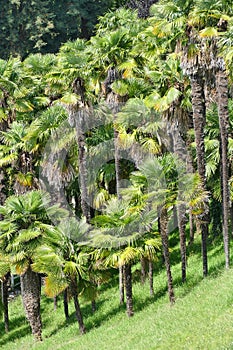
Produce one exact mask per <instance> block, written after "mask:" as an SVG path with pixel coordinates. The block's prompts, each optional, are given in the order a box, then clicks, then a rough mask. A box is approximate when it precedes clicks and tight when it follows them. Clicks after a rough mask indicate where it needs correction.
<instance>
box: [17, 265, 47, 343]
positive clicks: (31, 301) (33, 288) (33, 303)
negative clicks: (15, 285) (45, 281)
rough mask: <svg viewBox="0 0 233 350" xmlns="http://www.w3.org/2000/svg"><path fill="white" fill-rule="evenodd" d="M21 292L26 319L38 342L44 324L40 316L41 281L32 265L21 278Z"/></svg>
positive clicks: (40, 338)
mask: <svg viewBox="0 0 233 350" xmlns="http://www.w3.org/2000/svg"><path fill="white" fill-rule="evenodd" d="M20 281H21V292H22V299H23V305H24V309H25V313H26V317H27V319H28V321H29V323H30V326H31V329H32V334H33V335H34V337H35V339H36V340H38V341H41V340H42V322H41V314H40V294H41V292H40V289H41V281H40V276H39V274H38V273H36V272H34V271H32V269H31V265H29V267H28V269H27V270H26V271H25V272H24V273H23V274H22V275H21V276H20Z"/></svg>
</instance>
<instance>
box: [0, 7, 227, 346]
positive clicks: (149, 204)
mask: <svg viewBox="0 0 233 350" xmlns="http://www.w3.org/2000/svg"><path fill="white" fill-rule="evenodd" d="M134 5H135V2H134ZM138 6H139V8H140V6H141V2H138ZM131 7H135V6H131ZM143 8H144V9H145V7H143V6H142V7H141V9H143ZM232 13H233V3H232V2H231V1H217V2H215V3H212V2H211V1H208V0H206V1H199V0H196V1H190V0H186V1H179V0H176V1H166V0H161V1H159V2H157V3H156V4H154V5H152V7H151V10H150V14H151V15H150V16H149V17H147V14H148V13H147V14H143V13H142V15H141V16H139V17H140V18H139V17H138V13H137V11H133V10H131V9H125V8H119V9H118V10H117V11H115V12H108V13H107V14H106V15H104V16H102V17H100V18H99V22H98V24H97V25H96V30H95V35H93V36H91V37H90V39H80V38H79V39H76V40H72V41H67V42H65V43H64V44H62V45H61V46H60V48H59V51H58V52H57V53H47V54H42V53H34V54H29V55H27V57H25V58H24V59H20V58H19V57H14V56H12V57H10V58H9V59H1V60H0V71H1V77H0V94H1V95H0V119H1V120H0V122H1V123H0V128H1V143H0V154H1V159H0V167H1V178H0V179H1V195H0V201H1V207H0V215H1V221H0V233H1V235H0V274H1V276H2V277H1V280H2V295H3V298H2V301H3V310H4V320H5V329H6V331H8V329H9V319H8V305H7V282H8V279H9V275H10V273H14V274H18V275H20V281H21V293H22V299H23V304H24V309H25V314H26V317H27V319H28V321H29V323H30V326H31V330H32V333H33V335H34V336H35V339H37V340H42V321H41V313H40V295H41V286H42V285H43V291H45V293H46V294H47V295H48V296H49V297H53V298H54V299H55V301H56V297H57V296H58V295H60V294H63V297H64V310H65V316H66V318H68V317H69V306H68V295H70V296H72V299H73V302H74V306H75V313H76V317H77V321H78V326H79V330H80V333H81V334H84V333H85V332H86V329H85V320H84V319H83V317H82V310H81V308H80V303H79V298H80V296H81V295H85V296H86V298H88V300H89V301H90V302H91V304H92V309H93V312H98V310H96V297H97V291H98V288H99V286H100V285H101V284H102V283H108V281H109V280H110V279H111V278H112V276H118V278H119V303H120V304H124V302H125V301H126V311H127V315H128V316H129V317H130V316H132V315H133V313H134V310H133V291H132V267H134V266H135V265H138V264H140V266H141V275H142V282H143V281H144V280H145V276H146V270H147V271H148V276H149V281H150V294H151V295H153V294H154V286H153V279H154V278H153V268H154V266H155V264H156V263H157V262H158V261H161V260H162V261H163V263H164V267H165V269H166V274H167V286H168V296H169V300H170V303H171V304H173V303H174V302H175V293H174V288H173V281H172V274H171V266H170V255H169V232H170V231H171V230H172V229H176V227H177V228H178V232H179V239H180V260H181V279H182V282H183V283H185V281H186V278H187V276H186V265H187V256H188V253H187V243H189V245H190V244H192V243H193V240H194V234H195V232H198V233H200V235H201V246H200V250H201V252H202V266H203V276H204V277H205V276H207V274H208V255H207V253H208V244H211V240H212V239H213V238H214V237H216V236H218V235H220V234H222V235H223V246H224V252H225V266H226V268H229V266H230V248H229V246H230V245H229V243H230V242H229V241H230V236H231V231H230V229H231V226H232V208H231V204H230V203H231V184H232V169H231V168H232V165H231V157H232V152H233V140H232V138H231V134H232V122H231V119H232V118H231V117H232V113H233V103H232V85H231V84H232V65H231V61H232V55H233V50H232V35H231V34H232V30H233V26H232V23H233V22H232ZM187 241H188V242H187ZM109 272H111V273H109ZM155 279H156V277H155Z"/></svg>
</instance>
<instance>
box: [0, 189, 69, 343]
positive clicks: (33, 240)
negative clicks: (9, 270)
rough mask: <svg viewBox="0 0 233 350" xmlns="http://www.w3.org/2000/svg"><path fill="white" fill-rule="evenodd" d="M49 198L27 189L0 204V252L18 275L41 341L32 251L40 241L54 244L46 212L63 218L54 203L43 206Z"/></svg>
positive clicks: (31, 323)
mask: <svg viewBox="0 0 233 350" xmlns="http://www.w3.org/2000/svg"><path fill="white" fill-rule="evenodd" d="M48 203H49V197H48V196H47V195H45V194H43V193H41V192H40V191H31V192H28V193H26V194H24V195H21V196H10V197H8V198H7V200H6V202H5V205H4V206H1V207H0V212H1V215H2V216H3V220H2V221H1V222H0V232H1V235H0V248H1V254H2V255H3V256H6V257H7V258H8V259H9V262H10V265H11V266H13V267H15V268H16V271H17V273H19V274H20V281H21V290H22V299H23V304H24V308H25V312H26V316H27V319H28V321H29V323H30V326H31V329H32V334H33V335H34V337H35V339H36V340H39V341H40V340H42V323H41V315H40V288H41V280H40V276H39V274H38V273H36V272H34V271H33V269H32V264H33V262H34V256H35V250H36V248H38V246H40V245H41V244H42V243H43V242H47V244H50V245H51V244H54V241H56V238H57V236H56V230H55V228H54V227H53V226H51V225H50V224H49V220H48V215H50V216H51V217H52V216H56V215H60V217H64V215H65V212H64V211H62V210H61V209H59V207H58V206H57V205H56V206H50V207H49V206H47V208H46V209H45V204H47V205H48Z"/></svg>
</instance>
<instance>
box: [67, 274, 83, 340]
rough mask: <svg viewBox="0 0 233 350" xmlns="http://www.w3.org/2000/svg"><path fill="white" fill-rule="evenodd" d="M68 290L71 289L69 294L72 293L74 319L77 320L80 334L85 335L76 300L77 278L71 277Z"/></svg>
mask: <svg viewBox="0 0 233 350" xmlns="http://www.w3.org/2000/svg"><path fill="white" fill-rule="evenodd" d="M70 288H71V293H72V296H73V299H74V307H75V315H76V318H77V320H78V325H79V330H80V333H81V334H85V333H86V328H85V326H84V323H83V316H82V312H81V308H80V305H79V300H78V285H77V278H76V277H73V278H72V279H71V283H70Z"/></svg>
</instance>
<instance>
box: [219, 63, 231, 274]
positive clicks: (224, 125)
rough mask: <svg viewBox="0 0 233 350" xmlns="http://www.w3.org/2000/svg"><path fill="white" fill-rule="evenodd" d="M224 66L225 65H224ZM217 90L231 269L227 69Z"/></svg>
mask: <svg viewBox="0 0 233 350" xmlns="http://www.w3.org/2000/svg"><path fill="white" fill-rule="evenodd" d="M223 65H224V64H223ZM216 85H217V86H216V88H217V91H218V117H219V128H220V139H221V142H220V145H221V153H220V154H221V189H222V212H223V243H224V252H225V266H226V268H227V269H229V267H230V248H229V226H228V225H229V189H228V186H229V185H228V171H229V169H228V126H229V120H228V119H229V117H228V80H227V75H226V71H225V68H224V69H219V71H218V74H217V81H216Z"/></svg>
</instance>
